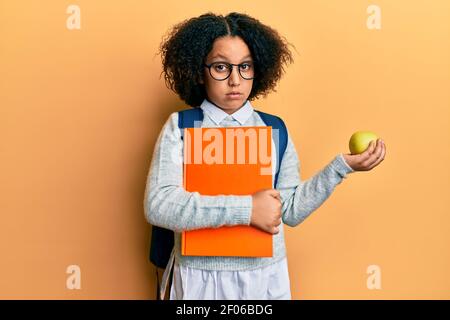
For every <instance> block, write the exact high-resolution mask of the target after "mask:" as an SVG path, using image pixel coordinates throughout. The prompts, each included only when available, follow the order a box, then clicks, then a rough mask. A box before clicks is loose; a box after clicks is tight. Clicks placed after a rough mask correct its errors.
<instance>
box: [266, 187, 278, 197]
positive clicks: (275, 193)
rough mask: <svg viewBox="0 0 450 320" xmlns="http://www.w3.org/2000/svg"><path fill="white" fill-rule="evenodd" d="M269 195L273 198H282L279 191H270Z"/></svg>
mask: <svg viewBox="0 0 450 320" xmlns="http://www.w3.org/2000/svg"><path fill="white" fill-rule="evenodd" d="M268 193H269V194H270V195H271V196H273V197H274V198H277V197H279V196H280V192H279V191H278V190H277V189H268Z"/></svg>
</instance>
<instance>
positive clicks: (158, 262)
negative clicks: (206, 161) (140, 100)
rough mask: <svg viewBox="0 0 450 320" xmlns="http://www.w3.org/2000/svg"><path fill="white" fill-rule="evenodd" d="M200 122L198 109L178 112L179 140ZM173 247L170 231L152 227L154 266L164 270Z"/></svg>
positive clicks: (151, 246) (200, 110)
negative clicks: (185, 130) (186, 131)
mask: <svg viewBox="0 0 450 320" xmlns="http://www.w3.org/2000/svg"><path fill="white" fill-rule="evenodd" d="M199 121H200V122H199ZM202 121H203V110H202V109H200V108H194V109H187V110H182V111H179V112H178V127H179V128H180V130H181V139H183V133H184V130H183V129H184V128H192V127H199V126H200V124H201V122H202ZM173 246H174V233H173V231H172V230H168V229H165V228H161V227H158V226H153V227H152V238H151V243H150V256H149V258H150V261H151V262H152V263H153V264H154V265H155V266H157V267H158V268H163V269H165V268H166V266H167V263H168V262H169V259H170V254H171V253H172V248H173ZM157 296H158V295H157Z"/></svg>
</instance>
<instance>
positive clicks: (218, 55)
mask: <svg viewBox="0 0 450 320" xmlns="http://www.w3.org/2000/svg"><path fill="white" fill-rule="evenodd" d="M251 57H252V56H251V55H250V54H248V55H246V56H245V57H243V58H242V59H241V60H244V59H247V58H251ZM216 58H223V59H225V60H227V59H228V58H227V57H225V56H223V55H221V54H216V55H215V56H214V57H212V58H211V59H216Z"/></svg>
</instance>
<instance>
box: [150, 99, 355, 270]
mask: <svg viewBox="0 0 450 320" xmlns="http://www.w3.org/2000/svg"><path fill="white" fill-rule="evenodd" d="M200 107H201V108H202V109H203V111H204V119H203V123H202V125H201V126H202V127H230V126H265V123H264V122H263V121H262V119H261V118H260V116H259V115H258V113H257V112H254V109H253V106H252V105H251V103H250V101H247V102H246V103H245V104H244V105H243V106H242V107H241V108H240V109H239V110H237V111H236V112H235V113H233V114H232V115H228V114H227V113H225V112H224V111H223V110H221V109H220V108H218V107H217V106H215V105H214V104H213V103H211V102H210V101H208V100H206V99H205V100H204V101H203V103H202V104H201V105H200ZM182 159H183V140H182V139H181V132H180V129H179V128H178V113H177V112H173V113H172V114H171V115H170V116H169V118H168V119H167V121H166V122H165V124H164V126H163V128H162V130H161V132H160V134H159V136H158V139H157V142H156V145H155V148H154V152H153V158H152V161H151V165H150V170H149V174H148V177H147V183H146V188H145V197H144V212H145V217H146V219H147V221H148V222H149V223H151V224H152V225H156V226H160V227H163V228H166V229H171V230H173V231H174V232H175V259H176V261H177V262H178V263H180V264H182V265H185V266H189V267H191V268H197V269H206V270H234V271H238V270H251V269H256V268H260V267H263V266H267V265H269V264H272V263H274V262H277V261H279V260H281V259H282V258H283V257H285V256H286V246H285V241H284V228H283V223H284V224H287V225H288V226H291V227H294V226H297V225H298V224H300V223H301V222H302V221H304V220H305V219H306V218H307V217H308V216H309V215H310V214H311V213H312V212H314V211H315V210H316V209H317V208H318V207H319V206H320V205H321V204H322V203H323V202H324V201H325V200H326V199H327V198H328V197H329V196H330V195H331V193H332V192H333V190H334V188H335V187H336V186H337V185H338V184H340V183H341V182H342V180H343V179H345V178H346V176H347V174H348V173H352V172H354V170H353V169H352V168H351V167H350V166H349V165H348V164H347V163H346V162H345V159H344V158H343V155H342V153H341V154H338V155H337V156H336V157H335V158H334V159H333V160H332V161H331V162H330V163H328V165H326V166H325V167H324V168H323V169H322V170H321V171H319V172H318V173H317V174H316V175H315V176H313V177H311V178H310V179H308V180H306V181H301V180H300V172H299V170H300V164H299V160H298V155H297V152H296V149H295V146H294V144H293V142H292V140H291V138H290V136H289V129H288V144H287V147H286V151H285V153H284V156H283V160H282V162H281V166H280V171H279V175H278V185H277V187H276V189H277V190H278V191H279V192H280V195H281V200H282V222H283V223H282V224H281V225H280V228H279V233H278V234H276V235H273V257H269V258H267V257H263V258H253V257H251V258H250V257H199V256H182V255H181V249H180V248H181V232H182V231H183V230H194V229H200V228H217V227H220V226H234V225H250V217H251V212H252V197H251V195H217V196H208V195H201V194H199V193H198V192H187V191H186V190H185V189H184V188H183V163H182Z"/></svg>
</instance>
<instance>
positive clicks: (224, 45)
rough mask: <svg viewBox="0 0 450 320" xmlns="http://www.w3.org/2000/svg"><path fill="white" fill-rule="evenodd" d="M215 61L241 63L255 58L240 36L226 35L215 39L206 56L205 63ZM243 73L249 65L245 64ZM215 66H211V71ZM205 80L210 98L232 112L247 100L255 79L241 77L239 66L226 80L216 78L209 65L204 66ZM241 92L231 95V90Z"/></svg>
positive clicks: (226, 110)
mask: <svg viewBox="0 0 450 320" xmlns="http://www.w3.org/2000/svg"><path fill="white" fill-rule="evenodd" d="M213 62H228V63H233V64H240V63H243V62H251V63H252V67H251V68H254V66H253V60H252V56H251V53H250V50H249V49H248V47H247V45H246V43H245V42H244V41H243V40H242V39H241V38H240V37H231V36H225V37H221V38H218V39H216V40H215V41H214V44H213V48H212V50H211V51H210V52H209V54H208V55H207V57H206V60H205V64H207V65H210V64H211V63H213ZM223 67H224V66H223V65H222V66H219V70H220V69H223ZM243 68H244V69H243V70H242V74H243V75H244V76H245V73H244V71H245V70H246V68H248V66H244V67H243ZM212 69H213V68H211V71H213V70H212ZM248 78H250V77H248ZM203 79H204V82H203V80H200V83H204V85H205V90H206V94H207V96H208V100H210V101H211V102H213V103H214V104H215V105H217V106H218V107H219V108H221V109H222V110H223V111H225V112H226V113H228V114H232V113H234V112H235V111H237V110H238V109H239V108H241V107H242V106H243V105H244V104H245V102H246V101H247V98H248V96H249V95H250V92H251V90H252V85H253V79H251V80H246V79H244V78H242V77H241V75H240V74H239V70H238V67H237V66H234V67H233V70H232V72H231V74H230V76H229V77H228V78H227V79H225V80H222V81H220V80H216V79H214V78H213V77H212V76H211V74H210V73H209V70H208V68H207V67H204V73H203ZM235 91H236V92H239V93H240V94H239V96H237V97H236V96H230V95H229V93H230V92H235Z"/></svg>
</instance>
